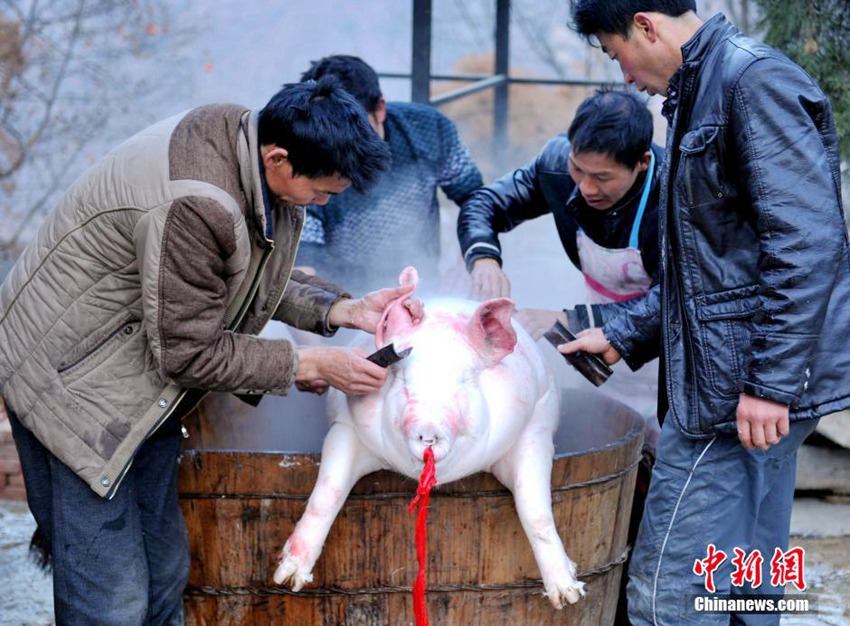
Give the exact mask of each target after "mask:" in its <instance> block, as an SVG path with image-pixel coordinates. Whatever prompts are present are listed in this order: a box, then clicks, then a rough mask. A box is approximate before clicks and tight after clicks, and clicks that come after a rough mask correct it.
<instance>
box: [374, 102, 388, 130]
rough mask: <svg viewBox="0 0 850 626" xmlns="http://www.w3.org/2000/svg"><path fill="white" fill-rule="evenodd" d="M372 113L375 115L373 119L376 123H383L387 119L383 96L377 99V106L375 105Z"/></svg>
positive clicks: (385, 103)
mask: <svg viewBox="0 0 850 626" xmlns="http://www.w3.org/2000/svg"><path fill="white" fill-rule="evenodd" d="M372 114H373V115H374V116H375V119H376V120H378V124H381V125H383V124H384V122H385V121H386V120H387V101H386V100H385V99H384V98H381V99H380V100H378V106H376V107H375V110H374V111H372Z"/></svg>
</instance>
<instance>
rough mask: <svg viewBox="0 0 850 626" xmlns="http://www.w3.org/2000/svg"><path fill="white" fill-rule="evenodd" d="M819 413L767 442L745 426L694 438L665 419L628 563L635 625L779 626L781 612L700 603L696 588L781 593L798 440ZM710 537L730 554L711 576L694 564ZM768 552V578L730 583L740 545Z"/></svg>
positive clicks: (702, 556)
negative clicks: (758, 446)
mask: <svg viewBox="0 0 850 626" xmlns="http://www.w3.org/2000/svg"><path fill="white" fill-rule="evenodd" d="M817 423H818V420H817V419H812V420H801V421H798V422H793V423H792V424H791V430H790V432H789V434H788V435H786V436H785V437H783V438H782V440H781V441H780V442H779V443H778V444H776V445H774V446H771V447H770V448H769V449H768V450H767V451H766V452H762V451H761V450H747V449H746V448H744V446H742V445H741V443H740V442H739V441H738V438H737V436H729V435H723V436H721V435H718V436H716V437H714V438H713V439H710V440H693V439H688V438H687V437H685V436H684V435H683V434H682V433H680V432H679V431H678V429H677V428H676V427H675V425H674V423H673V422H672V420H670V419H668V420H667V421H666V422H665V423H664V426H663V427H662V429H661V437H660V438H659V440H658V447H657V455H658V456H657V459H656V462H655V466H654V467H653V469H652V482H651V483H650V487H649V493H648V494H647V498H646V506H645V509H644V514H643V519H642V520H641V525H640V530H639V531H638V536H637V540H636V542H635V548H634V552H633V553H632V560H631V564H630V566H629V583H628V606H629V618H630V621H631V623H632V624H633V625H635V626H644V625H645V626H649V625H653V626H667V625H670V626H680V625H682V624H701V625H702V624H716V625H718V626H719V625H721V624H724V625H728V624H730V623H731V624H751V625H756V624H758V625H759V626H767V625H771V626H775V625H777V624H779V618H780V615H779V614H776V613H773V614H756V613H740V614H732V615H729V614H726V613H698V612H697V611H696V609H695V606H694V598H695V596H710V595H715V594H716V595H718V596H726V597H729V596H740V595H741V594H750V595H754V596H759V595H761V596H763V597H764V596H774V597H779V596H781V595H782V593H783V588H782V587H775V586H773V585H772V584H770V580H771V568H770V561H771V558H772V557H773V556H774V551H775V550H776V549H779V550H781V551H783V552H784V551H785V550H786V549H787V547H788V533H789V529H790V524H791V507H792V505H793V501H794V484H795V476H796V471H797V450H798V449H799V448H800V445H801V444H802V443H803V441H804V440H805V439H806V437H808V436H809V435H810V434H811V433H812V431H813V430H814V429H815V426H817ZM708 544H713V545H714V546H715V547H716V548H717V549H719V550H722V551H723V553H724V554H726V555H727V558H726V559H725V560H723V562H722V564H721V565H720V566H719V567H718V569H717V571H715V572H714V573H713V581H714V583H715V589H716V593H715V594H711V593H709V592H708V591H707V590H706V588H705V585H706V576H704V575H700V574H697V573H695V572H694V563H695V561H696V560H702V559H706V558H707V553H708ZM736 547H737V548H739V549H740V550H743V551H744V553H746V554H747V555H749V554H752V553H753V552H754V551H755V550H758V552H759V553H760V554H761V555H762V557H763V559H764V560H763V563H762V568H761V569H762V584H761V585H759V586H758V587H753V586H751V585H749V584H747V583H745V584H744V585H743V586H742V587H735V586H733V585H732V573H733V570H734V567H733V563H732V559H733V557H734V556H735V552H734V549H735V548H736Z"/></svg>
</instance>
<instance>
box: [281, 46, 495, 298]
mask: <svg viewBox="0 0 850 626" xmlns="http://www.w3.org/2000/svg"><path fill="white" fill-rule="evenodd" d="M327 74H331V75H333V76H335V77H336V78H337V79H338V80H339V81H340V82H341V84H342V86H343V87H344V88H345V89H346V90H347V91H348V92H349V93H351V94H352V95H353V96H354V97H355V98H356V99H357V100H358V101H359V102H360V103H361V104H362V105H363V107H364V108H365V109H366V111H367V112H368V113H369V120H370V121H371V123H372V126H373V127H374V129H375V131H376V132H377V133H378V134H379V135H380V136H381V137H382V138H383V139H384V140H385V141H386V142H387V143H388V144H389V147H390V150H391V152H392V168H391V170H390V171H389V172H388V173H386V174H384V175H383V176H382V178H381V180H380V181H379V182H378V184H377V185H376V186H375V187H373V188H372V189H370V190H369V191H366V192H359V191H356V190H350V191H348V192H346V193H344V194H341V195H340V196H336V197H334V198H331V200H330V202H328V204H327V205H326V206H324V207H320V206H311V207H309V208H308V211H307V221H306V224H305V227H304V233H303V236H302V238H301V246H300V250H299V253H298V258H297V261H296V263H297V264H298V265H300V266H307V267H312V268H315V269H316V271H317V273H318V274H319V275H320V276H322V277H323V278H327V279H329V280H331V281H335V282H341V283H342V284H345V285H346V286H347V287H348V288H349V289H351V290H352V291H354V292H359V291H360V290H369V288H370V286H372V285H381V286H383V285H385V284H393V283H394V282H395V281H396V279H397V277H398V274H399V272H400V271H401V269H403V268H404V267H405V266H407V265H415V266H416V267H417V269H418V270H419V274H420V277H421V278H422V286H423V288H426V289H427V288H436V287H437V285H438V282H439V280H438V279H439V276H438V262H439V260H440V207H439V202H438V200H437V188H438V187H439V188H440V189H442V190H443V191H444V192H445V194H446V196H448V198H449V199H450V200H452V201H453V202H455V203H456V204H458V205H461V204H463V202H464V201H465V200H466V199H467V198H468V197H469V195H470V194H472V192H474V191H475V190H476V189H478V188H479V187H480V186H481V184H482V180H481V173H480V172H479V171H478V168H477V167H476V165H475V163H474V162H473V160H472V157H471V156H470V154H469V150H468V149H467V147H466V146H465V145H464V144H463V143H461V141H460V138H459V137H458V133H457V129H456V128H455V126H454V124H453V123H452V122H451V121H450V120H449V119H448V118H446V117H445V116H444V115H442V114H441V113H439V112H438V111H437V110H436V109H434V108H432V107H429V106H424V105H420V104H413V103H407V102H390V103H387V102H386V100H384V97H383V95H382V93H381V88H380V85H379V84H378V75H377V74H376V73H375V71H374V70H373V69H372V68H371V67H370V66H369V65H368V64H366V63H365V62H364V61H363V60H361V59H359V58H358V57H355V56H348V55H334V56H329V57H325V58H323V59H321V60H320V61H315V62H313V64H312V66H311V67H310V69H309V70H307V71H306V72H305V73H304V74H303V76H302V77H301V80H302V81H303V80H309V79H318V78H320V77H322V76H325V75H327ZM387 281H390V282H389V283H387Z"/></svg>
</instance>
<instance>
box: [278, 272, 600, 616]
mask: <svg viewBox="0 0 850 626" xmlns="http://www.w3.org/2000/svg"><path fill="white" fill-rule="evenodd" d="M399 280H400V282H401V283H402V284H407V283H410V282H415V281H416V280H417V275H416V271H415V270H414V269H413V268H407V269H405V270H404V271H403V272H402V274H401V276H400V278H399ZM513 308H514V305H513V302H511V300H509V299H507V298H498V299H495V300H489V301H487V302H484V303H482V304H480V305H477V303H475V302H470V301H465V300H457V299H444V300H432V301H427V302H426V303H425V317H424V319H423V320H422V321H421V322H420V323H419V324H416V325H414V324H413V322H412V320H411V317H410V315H409V312H408V310H407V309H406V308H405V307H403V306H402V303H401V301H396V302H394V303H392V304H391V305H390V306H389V307H388V308H387V310H386V311H385V312H384V319H383V320H382V323H381V324H380V325H379V328H378V331H377V332H376V342H377V344H378V347H379V348H380V347H383V346H384V345H387V344H388V343H393V344H394V346H395V349H396V351H401V350H403V349H404V348H407V347H412V348H413V350H412V352H411V353H410V355H409V356H408V357H406V358H405V359H404V360H402V361H400V362H399V363H397V364H395V365H392V366H391V367H390V371H389V374H388V378H387V382H386V384H385V385H384V387H383V388H382V389H381V390H380V391H379V392H376V393H372V394H369V395H365V396H350V397H347V396H345V395H344V394H342V393H341V392H339V391H336V390H331V392H330V393H329V397H328V406H329V411H330V415H331V428H330V431H329V432H328V434H327V436H326V437H325V441H324V445H323V447H322V463H321V467H320V469H319V476H318V481H317V483H316V487H315V488H314V489H313V492H312V494H311V495H310V499H309V500H308V502H307V507H306V509H305V511H304V514H303V516H302V517H301V519H300V520H299V522H298V524H297V525H296V526H295V529H294V531H293V533H292V535H291V536H290V537H289V539H288V541H287V542H286V545H285V546H284V547H283V553H282V555H281V560H280V564H279V565H278V568H277V571H275V574H274V580H275V582H276V583H277V584H283V583H288V584H291V586H292V589H293V591H299V590H300V589H301V588H302V587H303V586H304V584H305V583H307V582H310V581H311V580H312V570H313V566H314V564H315V563H316V560H317V559H318V558H319V555H320V554H321V552H322V547H323V545H324V542H325V539H326V538H327V535H328V532H329V531H330V528H331V525H332V524H333V522H334V520H335V519H336V517H337V515H338V513H339V511H340V509H341V508H342V505H343V504H344V502H345V500H346V498H347V497H348V494H349V492H350V491H351V489H352V487H354V485H355V483H356V482H357V481H358V480H359V479H360V478H362V477H363V476H365V475H366V474H369V473H371V472H375V471H378V470H381V469H392V470H394V471H396V472H399V473H401V474H404V475H406V476H408V477H410V478H413V479H418V478H419V475H420V474H421V472H422V469H423V455H424V452H425V449H426V448H427V447H431V448H432V450H433V452H434V460H435V462H436V465H435V468H436V478H437V480H438V481H439V482H440V483H448V482H451V481H453V480H457V479H459V478H464V477H466V476H469V475H471V474H474V473H475V472H479V471H485V472H491V473H492V474H493V475H494V476H495V477H496V478H497V479H498V480H499V481H500V482H501V483H502V484H504V485H505V486H506V487H507V488H508V489H510V490H511V492H512V493H513V495H514V501H515V503H516V508H517V513H518V514H519V518H520V521H521V522H522V526H523V529H524V530H525V533H526V535H527V536H528V540H529V542H530V543H531V548H532V550H533V551H534V556H535V558H536V560H537V565H538V567H539V568H540V574H541V576H542V578H543V586H544V592H545V595H547V596H548V597H549V600H550V601H551V602H552V604H553V605H554V606H555V608H558V609H560V608H561V607H562V606H563V604H564V601H567V602H570V603H574V602H576V601H578V599H579V597H580V596H581V595H584V589H583V587H584V583H581V582H579V581H578V580H576V567H575V564H574V563H573V562H572V561H571V560H570V559H569V557H568V556H567V553H566V552H565V550H564V546H563V544H562V542H561V538H560V537H559V535H558V531H557V529H556V528H555V520H554V518H553V516H552V499H551V489H550V485H551V474H552V458H553V455H554V445H553V443H552V437H553V435H554V432H555V429H556V428H557V425H558V415H559V397H558V396H559V394H558V389H557V387H556V385H555V382H554V379H553V377H552V374H551V372H550V371H549V370H548V368H547V366H546V365H545V363H544V361H543V358H542V356H541V355H540V353H539V351H538V348H537V346H536V344H535V343H534V340H532V339H531V337H530V336H529V335H528V334H527V333H526V332H525V331H523V330H522V328H520V327H519V326H514V325H513V323H512V321H511V313H512V312H513Z"/></svg>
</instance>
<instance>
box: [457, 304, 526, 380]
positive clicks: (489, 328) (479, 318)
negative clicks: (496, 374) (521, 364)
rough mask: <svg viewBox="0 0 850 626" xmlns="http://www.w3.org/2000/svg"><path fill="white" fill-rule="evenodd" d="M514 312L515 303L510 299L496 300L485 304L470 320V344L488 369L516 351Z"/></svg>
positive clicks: (468, 328) (468, 329)
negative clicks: (512, 317) (512, 321)
mask: <svg viewBox="0 0 850 626" xmlns="http://www.w3.org/2000/svg"><path fill="white" fill-rule="evenodd" d="M513 311H514V303H513V301H512V300H511V299H510V298H495V299H493V300H487V301H486V302H483V303H482V304H481V306H479V307H478V309H477V310H476V311H475V313H473V315H472V318H471V319H470V320H469V325H468V327H467V331H468V337H469V343H470V345H471V346H472V349H473V350H475V352H477V353H478V355H479V356H480V357H481V358H482V359H483V360H484V363H485V364H486V365H487V367H490V366H492V365H495V364H496V363H498V362H499V361H501V360H502V359H504V358H505V357H506V356H508V355H509V354H510V353H511V352H513V351H514V347H515V346H516V331H515V330H514V327H513V325H512V324H511V314H512V313H513Z"/></svg>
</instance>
